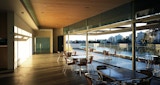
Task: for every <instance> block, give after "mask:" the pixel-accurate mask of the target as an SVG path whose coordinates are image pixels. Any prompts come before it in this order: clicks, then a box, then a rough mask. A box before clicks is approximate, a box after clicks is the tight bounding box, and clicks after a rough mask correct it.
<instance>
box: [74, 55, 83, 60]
mask: <svg viewBox="0 0 160 85" xmlns="http://www.w3.org/2000/svg"><path fill="white" fill-rule="evenodd" d="M72 58H73V59H81V58H86V56H84V55H78V56H72Z"/></svg>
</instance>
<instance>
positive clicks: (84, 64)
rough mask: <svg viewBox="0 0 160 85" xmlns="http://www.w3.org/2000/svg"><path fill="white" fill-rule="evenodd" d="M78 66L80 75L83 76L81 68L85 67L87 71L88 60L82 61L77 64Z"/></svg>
mask: <svg viewBox="0 0 160 85" xmlns="http://www.w3.org/2000/svg"><path fill="white" fill-rule="evenodd" d="M77 65H78V66H79V75H80V76H81V70H82V69H81V67H82V66H85V67H86V70H87V69H88V67H87V59H86V58H84V59H80V61H79V62H77Z"/></svg>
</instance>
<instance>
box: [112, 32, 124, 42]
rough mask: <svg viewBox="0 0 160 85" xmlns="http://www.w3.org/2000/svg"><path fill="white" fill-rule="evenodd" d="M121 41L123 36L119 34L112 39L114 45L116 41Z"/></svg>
mask: <svg viewBox="0 0 160 85" xmlns="http://www.w3.org/2000/svg"><path fill="white" fill-rule="evenodd" d="M122 39H123V36H122V35H120V34H119V35H117V36H115V37H114V41H115V43H117V41H118V40H122Z"/></svg>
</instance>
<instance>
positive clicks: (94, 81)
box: [84, 73, 120, 85]
mask: <svg viewBox="0 0 160 85" xmlns="http://www.w3.org/2000/svg"><path fill="white" fill-rule="evenodd" d="M84 76H85V78H86V80H87V83H88V85H120V84H119V82H116V81H114V82H108V81H103V80H100V79H99V78H98V75H95V74H90V73H85V74H84Z"/></svg>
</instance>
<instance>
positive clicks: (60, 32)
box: [53, 28, 63, 52]
mask: <svg viewBox="0 0 160 85" xmlns="http://www.w3.org/2000/svg"><path fill="white" fill-rule="evenodd" d="M53 30H54V32H53V43H54V44H53V47H54V48H53V52H57V51H58V36H63V28H60V29H53Z"/></svg>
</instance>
